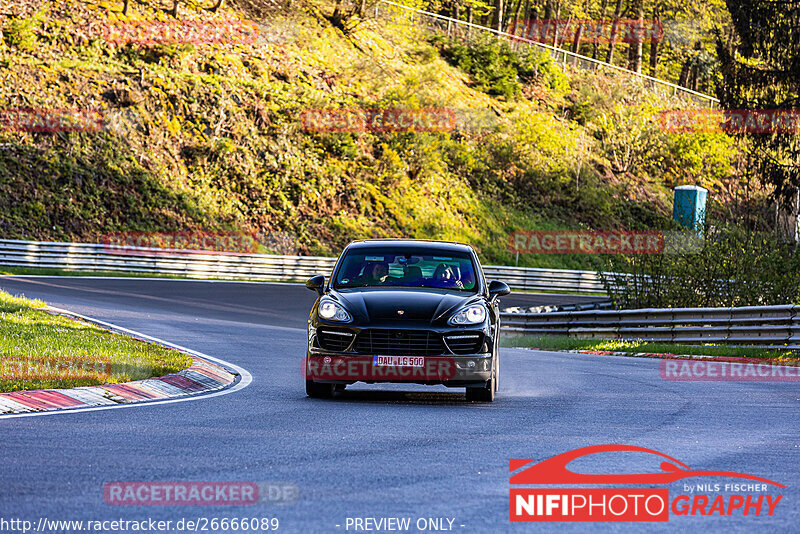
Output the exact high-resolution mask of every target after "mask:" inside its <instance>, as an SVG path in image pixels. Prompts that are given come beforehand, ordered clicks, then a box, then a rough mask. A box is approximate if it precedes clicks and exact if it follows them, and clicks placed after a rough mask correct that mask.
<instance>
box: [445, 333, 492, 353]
mask: <svg viewBox="0 0 800 534" xmlns="http://www.w3.org/2000/svg"><path fill="white" fill-rule="evenodd" d="M444 342H445V343H447V348H449V349H450V352H452V353H453V354H475V353H476V352H479V351H480V350H481V345H483V333H482V332H459V333H458V334H446V335H445V336H444Z"/></svg>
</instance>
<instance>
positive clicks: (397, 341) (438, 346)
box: [356, 328, 444, 356]
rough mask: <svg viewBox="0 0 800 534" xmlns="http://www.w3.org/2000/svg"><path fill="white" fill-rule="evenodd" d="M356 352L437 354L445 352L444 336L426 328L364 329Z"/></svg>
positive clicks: (397, 354)
mask: <svg viewBox="0 0 800 534" xmlns="http://www.w3.org/2000/svg"><path fill="white" fill-rule="evenodd" d="M356 352H359V353H361V354H379V355H387V356H404V355H408V356H437V355H439V354H442V353H443V352H444V344H443V343H442V336H441V335H440V334H437V333H436V332H428V331H426V330H382V329H377V328H375V329H369V330H363V331H362V332H361V333H360V334H358V337H357V338H356Z"/></svg>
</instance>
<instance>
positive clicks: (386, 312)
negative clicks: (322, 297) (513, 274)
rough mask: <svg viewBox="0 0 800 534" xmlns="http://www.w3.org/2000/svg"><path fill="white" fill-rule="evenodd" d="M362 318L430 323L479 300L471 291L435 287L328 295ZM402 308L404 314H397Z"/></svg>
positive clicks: (364, 319) (364, 289)
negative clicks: (456, 291) (459, 291)
mask: <svg viewBox="0 0 800 534" xmlns="http://www.w3.org/2000/svg"><path fill="white" fill-rule="evenodd" d="M331 296H333V297H334V298H336V299H337V300H340V301H341V302H342V303H343V304H344V305H345V307H346V308H347V309H348V310H349V311H350V312H351V313H353V314H355V315H356V316H357V317H358V318H359V319H361V320H362V321H367V322H371V321H380V320H388V319H391V320H397V321H425V322H433V321H435V320H437V319H440V318H442V317H445V316H449V315H450V313H452V312H453V311H455V310H456V308H460V307H461V306H463V305H465V304H467V303H469V302H473V301H476V300H479V298H480V297H479V296H478V295H476V294H474V293H466V294H454V293H453V292H451V291H447V290H437V289H394V288H393V289H386V288H360V289H357V290H343V291H336V292H335V295H331ZM399 311H402V312H403V313H402V314H400V313H398V312H399Z"/></svg>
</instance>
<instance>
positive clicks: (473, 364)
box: [467, 360, 475, 369]
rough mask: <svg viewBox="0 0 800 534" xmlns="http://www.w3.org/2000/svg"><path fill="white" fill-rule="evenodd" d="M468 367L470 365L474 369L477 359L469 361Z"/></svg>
mask: <svg viewBox="0 0 800 534" xmlns="http://www.w3.org/2000/svg"><path fill="white" fill-rule="evenodd" d="M467 367H469V368H470V369H474V368H475V360H470V361H469V362H468V363H467Z"/></svg>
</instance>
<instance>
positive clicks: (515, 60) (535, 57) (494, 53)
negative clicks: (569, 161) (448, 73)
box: [432, 36, 568, 100]
mask: <svg viewBox="0 0 800 534" xmlns="http://www.w3.org/2000/svg"><path fill="white" fill-rule="evenodd" d="M432 42H433V43H434V44H435V45H436V46H438V47H439V48H440V49H441V51H442V56H443V57H444V58H445V59H446V60H447V61H448V62H449V63H451V64H452V65H455V66H457V67H458V68H460V69H462V70H464V71H465V72H466V73H467V74H469V75H470V77H471V78H472V81H473V82H474V83H475V85H476V87H477V88H478V89H479V90H480V91H483V92H485V93H487V94H489V95H493V96H499V97H503V98H505V99H507V100H511V99H513V98H516V97H517V96H519V94H520V93H521V92H522V86H523V84H531V83H539V84H541V85H543V86H545V87H547V88H548V89H550V90H552V91H554V92H557V93H559V94H561V93H563V92H564V91H566V90H567V88H568V84H567V79H566V77H565V76H564V73H563V72H562V71H561V69H560V68H558V67H557V66H556V65H555V63H553V60H552V58H550V56H549V55H547V54H542V53H539V52H533V51H525V52H521V53H518V52H515V51H514V50H512V49H511V47H510V46H509V45H508V43H507V42H505V41H501V40H498V39H495V38H494V37H487V36H480V37H477V38H475V40H473V41H471V42H469V43H467V44H462V43H460V42H458V41H455V40H451V39H446V38H444V37H441V36H436V37H434V38H433V39H432Z"/></svg>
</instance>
